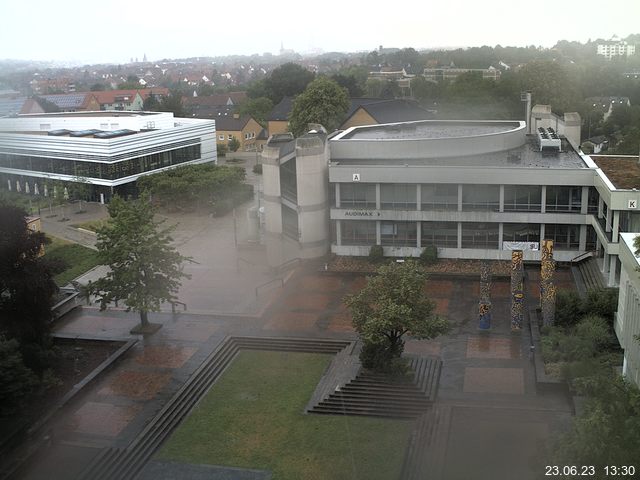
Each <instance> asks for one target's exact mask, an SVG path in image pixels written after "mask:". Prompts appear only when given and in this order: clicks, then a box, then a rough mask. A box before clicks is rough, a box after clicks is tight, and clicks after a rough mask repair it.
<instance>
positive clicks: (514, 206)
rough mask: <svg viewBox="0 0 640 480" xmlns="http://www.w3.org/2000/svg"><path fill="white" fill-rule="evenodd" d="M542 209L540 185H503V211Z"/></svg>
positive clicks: (536, 210) (534, 210)
mask: <svg viewBox="0 0 640 480" xmlns="http://www.w3.org/2000/svg"><path fill="white" fill-rule="evenodd" d="M541 209H542V187H540V186H537V185H505V187H504V211H505V212H539V211H541Z"/></svg>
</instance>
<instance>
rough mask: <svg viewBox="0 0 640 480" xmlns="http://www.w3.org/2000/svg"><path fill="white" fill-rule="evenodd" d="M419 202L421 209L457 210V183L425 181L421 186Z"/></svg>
mask: <svg viewBox="0 0 640 480" xmlns="http://www.w3.org/2000/svg"><path fill="white" fill-rule="evenodd" d="M420 203H421V208H422V210H457V209H458V185H457V184H455V183H442V184H437V183H436V184H427V183H425V184H423V185H422V186H421V192H420Z"/></svg>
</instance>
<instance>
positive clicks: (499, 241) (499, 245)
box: [498, 222, 504, 250]
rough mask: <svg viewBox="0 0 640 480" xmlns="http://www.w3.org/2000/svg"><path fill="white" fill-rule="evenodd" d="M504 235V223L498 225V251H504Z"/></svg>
mask: <svg viewBox="0 0 640 480" xmlns="http://www.w3.org/2000/svg"><path fill="white" fill-rule="evenodd" d="M503 235H504V226H503V225H502V222H500V223H499V224H498V250H502V237H503Z"/></svg>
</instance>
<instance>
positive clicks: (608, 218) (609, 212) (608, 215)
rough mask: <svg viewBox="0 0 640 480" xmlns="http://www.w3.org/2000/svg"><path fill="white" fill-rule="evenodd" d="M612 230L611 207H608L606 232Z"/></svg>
mask: <svg viewBox="0 0 640 480" xmlns="http://www.w3.org/2000/svg"><path fill="white" fill-rule="evenodd" d="M610 231H611V209H610V208H607V218H606V222H605V232H610Z"/></svg>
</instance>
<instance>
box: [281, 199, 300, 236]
mask: <svg viewBox="0 0 640 480" xmlns="http://www.w3.org/2000/svg"><path fill="white" fill-rule="evenodd" d="M282 233H283V234H285V235H287V236H288V237H291V238H293V239H294V240H298V212H296V211H295V210H293V209H292V208H289V207H287V206H286V205H282Z"/></svg>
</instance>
